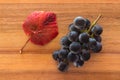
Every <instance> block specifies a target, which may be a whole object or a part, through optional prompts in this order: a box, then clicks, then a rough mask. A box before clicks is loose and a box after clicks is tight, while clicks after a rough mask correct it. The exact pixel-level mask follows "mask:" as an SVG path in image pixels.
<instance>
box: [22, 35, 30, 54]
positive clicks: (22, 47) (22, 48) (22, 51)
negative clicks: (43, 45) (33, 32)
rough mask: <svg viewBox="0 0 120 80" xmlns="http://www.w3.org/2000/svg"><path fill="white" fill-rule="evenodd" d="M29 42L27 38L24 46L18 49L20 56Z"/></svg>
mask: <svg viewBox="0 0 120 80" xmlns="http://www.w3.org/2000/svg"><path fill="white" fill-rule="evenodd" d="M29 41H30V37H29V38H28V40H27V41H26V42H25V44H24V45H23V46H22V48H21V49H20V54H22V52H23V49H24V48H25V46H26V45H27V43H28V42H29Z"/></svg>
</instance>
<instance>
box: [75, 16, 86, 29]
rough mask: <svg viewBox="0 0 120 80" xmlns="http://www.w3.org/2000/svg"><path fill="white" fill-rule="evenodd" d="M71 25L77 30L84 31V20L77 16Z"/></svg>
mask: <svg viewBox="0 0 120 80" xmlns="http://www.w3.org/2000/svg"><path fill="white" fill-rule="evenodd" d="M73 24H74V25H75V27H76V28H77V29H80V30H84V29H85V26H86V19H85V18H83V17H81V16H79V17H76V18H75V19H74V20H73Z"/></svg>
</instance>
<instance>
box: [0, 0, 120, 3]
mask: <svg viewBox="0 0 120 80" xmlns="http://www.w3.org/2000/svg"><path fill="white" fill-rule="evenodd" d="M0 3H120V0H74V1H73V0H62V1H61V0H0Z"/></svg>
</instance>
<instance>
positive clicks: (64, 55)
mask: <svg viewBox="0 0 120 80" xmlns="http://www.w3.org/2000/svg"><path fill="white" fill-rule="evenodd" d="M68 53H69V51H68V50H67V49H61V50H60V51H59V54H58V56H59V57H60V58H62V59H65V58H67V55H68Z"/></svg>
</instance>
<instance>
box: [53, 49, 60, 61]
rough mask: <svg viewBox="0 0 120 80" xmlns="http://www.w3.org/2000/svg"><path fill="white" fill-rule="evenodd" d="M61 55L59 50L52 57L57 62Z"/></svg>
mask: <svg viewBox="0 0 120 80" xmlns="http://www.w3.org/2000/svg"><path fill="white" fill-rule="evenodd" d="M59 53H60V52H59V50H57V51H54V52H53V54H52V57H53V59H54V60H55V61H57V60H58V58H59V56H58V55H59Z"/></svg>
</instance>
